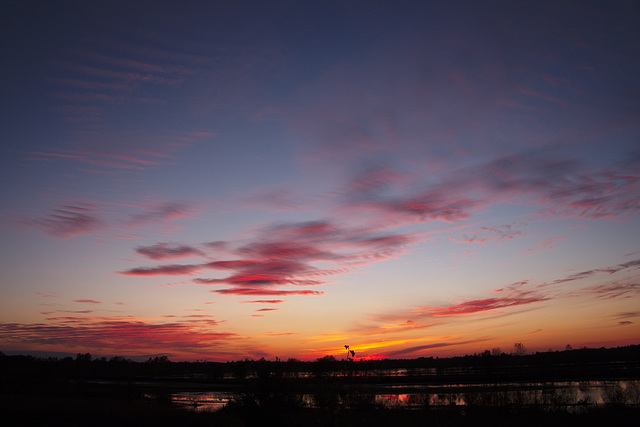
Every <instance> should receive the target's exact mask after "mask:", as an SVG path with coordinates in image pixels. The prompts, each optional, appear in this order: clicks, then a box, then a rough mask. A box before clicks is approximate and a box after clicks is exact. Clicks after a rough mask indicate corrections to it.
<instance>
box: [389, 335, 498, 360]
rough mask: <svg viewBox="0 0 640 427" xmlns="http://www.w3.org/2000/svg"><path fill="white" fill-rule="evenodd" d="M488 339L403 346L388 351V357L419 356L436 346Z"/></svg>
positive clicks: (449, 345)
mask: <svg viewBox="0 0 640 427" xmlns="http://www.w3.org/2000/svg"><path fill="white" fill-rule="evenodd" d="M487 340H488V338H480V339H476V340H468V341H457V342H438V343H431V344H425V345H418V346H414V347H407V348H403V349H402V350H396V351H392V352H390V353H387V356H388V357H407V356H411V357H417V355H416V353H421V352H423V351H424V350H431V349H434V348H441V347H451V346H456V345H465V344H475V343H478V342H483V341H487Z"/></svg>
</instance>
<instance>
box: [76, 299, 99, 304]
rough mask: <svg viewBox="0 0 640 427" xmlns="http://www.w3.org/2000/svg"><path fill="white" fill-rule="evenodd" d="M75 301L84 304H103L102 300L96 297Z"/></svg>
mask: <svg viewBox="0 0 640 427" xmlns="http://www.w3.org/2000/svg"><path fill="white" fill-rule="evenodd" d="M73 302H79V303H82V304H102V302H101V301H96V300H94V299H74V300H73Z"/></svg>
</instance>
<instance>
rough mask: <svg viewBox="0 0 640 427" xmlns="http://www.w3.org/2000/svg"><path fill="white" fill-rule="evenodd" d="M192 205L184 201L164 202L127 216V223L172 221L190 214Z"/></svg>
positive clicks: (192, 210)
mask: <svg viewBox="0 0 640 427" xmlns="http://www.w3.org/2000/svg"><path fill="white" fill-rule="evenodd" d="M193 212H194V209H193V206H191V205H190V204H189V203H186V202H165V203H161V204H158V205H155V206H151V207H148V208H146V209H145V211H144V212H141V213H138V214H133V215H131V216H130V217H129V220H128V222H129V224H131V225H136V226H137V225H144V224H148V223H153V222H158V221H173V220H176V219H182V218H185V217H188V216H191V215H192V214H193Z"/></svg>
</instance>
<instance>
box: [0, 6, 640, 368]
mask: <svg viewBox="0 0 640 427" xmlns="http://www.w3.org/2000/svg"><path fill="white" fill-rule="evenodd" d="M9 3H10V4H5V3H3V6H0V8H1V10H0V12H1V13H0V16H2V24H0V34H1V36H0V43H1V44H2V56H3V61H2V62H3V65H2V67H1V68H0V72H1V73H2V79H1V88H2V92H1V100H2V101H1V104H0V105H1V106H2V114H1V115H0V120H2V122H1V126H0V138H1V141H2V143H1V145H0V153H1V156H0V162H1V164H0V174H1V182H2V186H1V187H0V191H1V200H2V204H1V205H0V221H1V222H0V244H1V246H0V248H1V251H2V252H1V254H2V256H0V269H1V270H0V271H1V272H2V274H1V276H0V351H2V352H4V353H8V354H14V353H15V352H19V353H33V354H42V353H34V352H67V353H72V354H75V353H79V352H82V353H86V352H89V353H91V354H92V355H96V356H106V357H110V356H113V355H121V356H125V357H131V358H138V359H139V358H146V357H150V356H155V355H168V356H169V357H170V359H171V360H195V359H198V360H203V359H206V360H213V361H226V360H237V359H244V358H254V359H257V358H260V357H265V358H267V359H274V358H275V357H279V358H280V359H284V360H286V359H288V358H298V359H303V360H313V359H315V358H318V357H322V356H324V355H334V356H336V357H337V358H344V357H345V351H344V345H349V346H351V349H353V350H354V351H355V352H356V359H359V358H365V359H368V358H381V357H387V358H414V357H421V356H424V357H429V356H434V357H435V356H439V357H446V356H453V355H462V354H469V353H474V352H481V351H483V350H485V349H492V348H495V347H500V348H501V349H502V350H503V351H506V352H510V351H512V349H513V345H514V343H516V342H522V343H523V344H524V345H525V347H526V348H527V350H528V351H546V350H547V349H553V350H559V349H564V348H565V346H566V345H567V344H570V345H572V346H573V347H574V348H577V347H583V346H587V347H602V346H604V347H613V346H620V345H629V344H640V77H639V76H640V26H639V25H638V17H639V16H640V2H637V1H548V2H545V1H531V2H528V1H517V2H513V1H487V2H476V1H469V2H455V1H454V2H444V1H437V2H436V1H434V2H430V1H420V2H410V1H398V2H391V1H388V2H384V1H317V2H314V1H304V2H303V1H264V2H262V1H260V2H259V1H249V2H243V1H215V2H214V1H212V2H208V1H198V2H186V3H184V4H183V3H178V2H171V1H132V2H130V1H108V2H91V1H87V2H85V1H78V2H71V1H69V2H67V1H60V2H44V1H43V2H36V1H15V2H13V1H12V2H9Z"/></svg>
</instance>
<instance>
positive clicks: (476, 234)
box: [451, 223, 527, 244]
mask: <svg viewBox="0 0 640 427" xmlns="http://www.w3.org/2000/svg"><path fill="white" fill-rule="evenodd" d="M519 225H521V226H524V225H527V224H525V223H520V224H519ZM471 233H473V234H471V235H467V234H464V235H463V236H462V240H459V241H458V240H454V239H453V238H452V239H451V240H452V241H453V242H456V243H467V244H472V243H486V242H496V241H501V240H504V239H507V240H512V239H513V238H514V237H522V236H524V234H523V233H522V232H521V231H517V230H514V229H513V225H510V224H504V225H499V226H497V227H486V226H482V227H480V228H479V229H478V230H474V231H472V232H471Z"/></svg>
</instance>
